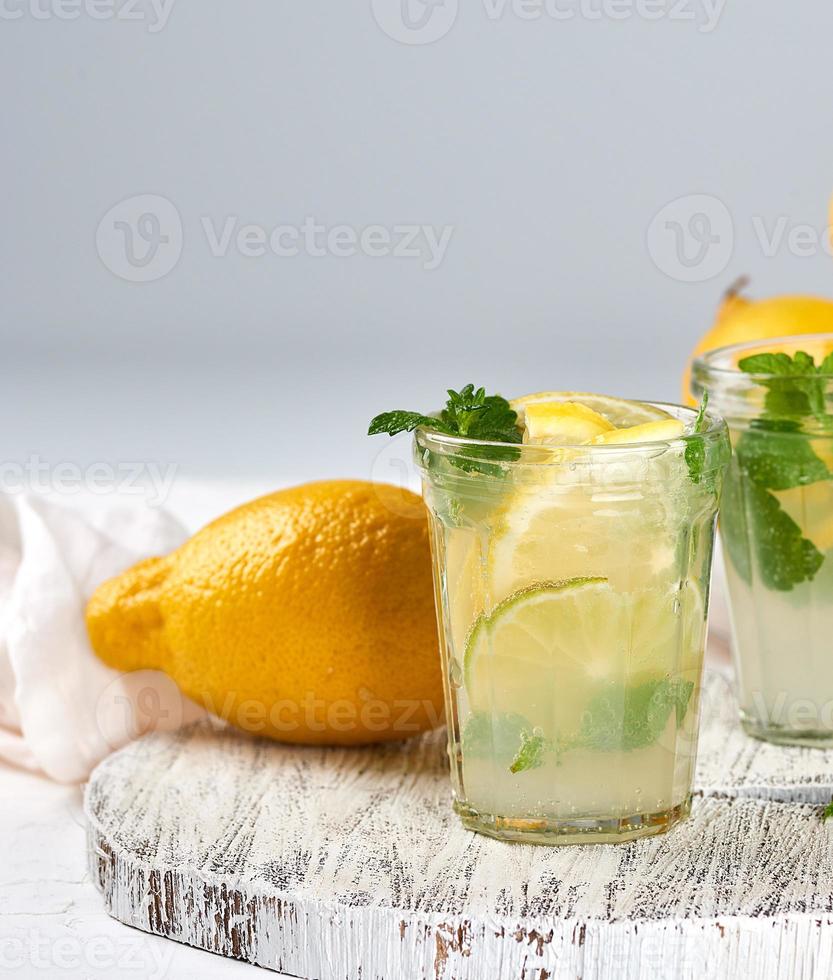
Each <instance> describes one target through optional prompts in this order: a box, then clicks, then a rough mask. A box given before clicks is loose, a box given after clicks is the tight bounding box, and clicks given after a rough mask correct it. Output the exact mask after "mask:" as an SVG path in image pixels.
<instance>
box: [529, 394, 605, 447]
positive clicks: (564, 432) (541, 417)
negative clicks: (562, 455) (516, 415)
mask: <svg viewBox="0 0 833 980" xmlns="http://www.w3.org/2000/svg"><path fill="white" fill-rule="evenodd" d="M524 424H525V432H524V442H527V443H532V444H538V445H546V444H547V443H554V444H560V445H573V446H577V445H580V444H581V443H583V442H590V440H591V439H593V438H594V437H595V436H597V435H599V434H600V433H602V432H609V431H611V430H612V429H613V423H612V422H610V421H609V420H608V419H607V418H605V416H604V415H600V414H599V413H598V412H596V411H594V410H593V409H592V408H588V407H587V406H586V405H582V403H581V402H570V401H566V402H562V401H551V402H534V403H532V404H530V405H527V406H526V413H525V418H524Z"/></svg>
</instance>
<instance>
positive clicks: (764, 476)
mask: <svg viewBox="0 0 833 980" xmlns="http://www.w3.org/2000/svg"><path fill="white" fill-rule="evenodd" d="M828 362H831V363H830V364H828ZM738 366H739V367H740V369H741V370H742V371H746V372H748V373H750V374H769V375H772V377H770V378H768V379H767V380H765V381H762V382H761V383H762V384H763V385H764V386H765V387H766V389H767V394H766V398H765V401H764V414H763V415H762V417H761V418H760V419H757V420H755V421H754V422H753V423H752V425H751V426H750V428H749V429H748V430H747V431H746V432H744V434H743V435H742V436H741V438H740V439H739V440H738V444H737V446H736V447H735V461H734V463H733V471H732V477H731V479H730V480H729V484H731V486H730V488H729V492H728V494H727V493H724V500H723V517H722V518H721V522H720V526H721V530H722V531H723V533H724V537H725V540H726V545H727V550H728V553H729V557H730V560H731V561H732V564H733V565H734V567H735V569H736V570H737V572H738V574H739V575H740V576H741V577H742V578H743V579H744V581H746V582H751V581H752V567H751V553H750V552H753V553H754V555H755V557H756V559H757V565H758V569H759V572H760V576H761V581H762V582H763V583H764V585H765V586H766V587H767V588H769V589H774V590H776V591H778V592H789V591H791V590H792V589H793V588H795V586H796V585H800V584H801V583H802V582H808V581H812V579H813V578H814V577H815V575H816V574H817V572H818V570H819V569H820V568H821V566H822V563H823V562H824V555H822V553H821V552H820V551H819V550H818V548H816V546H815V545H814V544H813V543H812V541H809V540H808V539H806V538H805V537H804V536H803V535H802V533H801V528H800V527H799V526H798V524H796V522H795V521H794V520H793V519H792V518H791V517H790V516H789V514H787V513H785V512H784V511H783V509H782V508H781V505H780V503H779V502H778V500H777V498H776V497H774V496H773V495H772V494H771V493H769V491H771V490H774V491H779V490H789V489H792V488H793V487H803V486H807V485H809V484H811V483H817V482H819V481H821V480H829V479H831V478H833V474H831V472H830V471H829V469H828V468H827V466H826V464H825V463H824V462H823V461H822V460H821V459H819V457H818V456H817V455H816V453H815V451H814V449H813V444H812V441H811V439H810V438H809V437H808V436H807V435H806V434H805V433H804V432H803V431H802V425H803V422H804V419H806V418H814V419H815V421H816V423H817V424H818V425H820V426H821V427H822V428H823V429H824V430H829V429H831V428H833V417H831V416H830V415H828V413H827V405H826V390H825V389H826V385H827V381H826V379H825V377H824V372H825V370H826V369H827V368H828V367H830V366H833V355H830V356H828V357H827V358H825V360H824V362H823V364H822V365H821V366H820V367H818V368H817V367H816V363H815V360H814V358H813V357H812V356H811V355H810V354H807V353H806V352H805V351H798V352H797V353H796V354H795V355H794V356H793V357H789V356H788V355H786V354H782V353H778V354H768V353H764V354H756V355H754V356H753V357H746V358H744V359H743V360H742V361H740V363H739V365H738ZM724 518H725V519H724ZM747 536H748V537H747Z"/></svg>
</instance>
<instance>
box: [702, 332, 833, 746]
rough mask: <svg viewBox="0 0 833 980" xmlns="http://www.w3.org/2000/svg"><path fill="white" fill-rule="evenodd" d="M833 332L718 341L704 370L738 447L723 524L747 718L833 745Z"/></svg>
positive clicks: (795, 739) (784, 735) (775, 738)
mask: <svg viewBox="0 0 833 980" xmlns="http://www.w3.org/2000/svg"><path fill="white" fill-rule="evenodd" d="M831 352H833V335H816V336H812V337H792V338H783V339H779V340H771V341H760V342H756V343H752V344H742V345H738V346H735V347H726V348H723V349H721V350H716V351H713V352H711V353H710V354H707V355H706V356H704V357H702V358H700V360H699V361H697V362H696V364H695V366H694V371H693V381H692V386H693V389H694V391H695V392H697V393H699V392H702V391H703V390H704V389H708V390H709V391H710V392H711V397H712V404H713V405H714V406H715V407H716V408H717V410H718V411H720V413H721V414H722V415H724V416H725V417H726V420H727V422H728V424H729V429H730V433H731V438H732V443H733V447H734V454H733V459H732V463H731V466H730V468H729V472H728V475H727V477H726V486H725V488H724V494H723V501H722V505H721V517H720V533H721V539H722V542H723V554H724V556H725V560H726V574H727V579H728V584H729V597H730V609H731V619H732V634H733V648H734V659H735V667H736V673H737V683H738V696H739V701H740V715H741V723H742V725H743V727H744V729H745V730H746V732H747V733H748V734H750V735H753V736H755V737H757V738H762V739H766V740H768V741H772V742H778V743H781V744H786V745H819V746H830V745H833V658H831V638H833V354H831Z"/></svg>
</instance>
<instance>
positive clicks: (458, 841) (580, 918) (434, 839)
mask: <svg viewBox="0 0 833 980" xmlns="http://www.w3.org/2000/svg"><path fill="white" fill-rule="evenodd" d="M714 686H715V680H714V679H711V680H710V681H709V693H708V694H707V701H708V699H709V698H711V697H712V689H713V688H714ZM722 691H724V692H725V688H723V689H722ZM725 696H726V695H725V693H722V692H719V695H718V697H717V702H716V703H718V704H723V698H724V697H725ZM709 715H710V718H711V720H710V722H709V731H708V732H706V733H704V737H703V743H704V748H705V755H704V764H703V766H702V767H701V770H700V779H701V780H702V779H703V778H704V777H705V778H711V776H710V775H709V774H711V773H716V772H717V770H718V769H719V766H718V763H717V761H716V760H712V754H713V753H715V752H716V751H717V746H718V745H719V743H720V742H721V740H723V741H725V744H726V746H727V749H728V750H729V752H730V756H728V757H727V760H726V761H729V760H731V762H732V766H734V767H735V768H734V769H733V770H732V771H733V772H737V778H738V780H739V782H738V784H737V785H734V786H732V785H728V784H729V783H730V782H731V778H732V777H727V776H726V774H725V773H721V774H720V775H721V779H720V780H718V784H717V785H716V787H715V788H714V792H715V793H716V794H717V795H716V796H712V795H710V794H711V793H712V790H711V789H709V788H708V787H706V786H702V785H701V789H702V790H703V792H704V795H703V797H702V798H699V799H698V800H697V801H696V802H695V807H694V812H693V816H692V818H691V820H689V821H688V822H687V823H685V824H683V825H682V826H680V827H679V828H677V829H675V830H674V831H673V832H671V833H670V834H668V835H666V836H663V837H657V838H653V839H650V840H646V841H640V842H636V843H633V844H627V845H620V846H602V847H598V846H597V847H571V848H545V847H530V846H523V845H508V844H503V843H500V842H497V841H493V840H490V839H487V838H485V837H480V836H477V835H475V834H472V833H469V832H468V831H465V830H464V829H463V828H462V827H461V826H460V824H459V822H458V820H457V818H456V816H455V815H454V814H453V813H452V812H451V810H450V807H449V781H448V773H447V763H446V759H445V753H444V736H443V735H442V734H435V735H432V736H428V737H426V738H424V739H422V740H420V741H417V742H413V743H410V744H406V745H404V746H388V747H383V748H377V749H366V750H365V749H362V750H355V749H353V750H336V749H298V748H290V747H284V746H278V745H274V744H271V743H266V742H261V741H257V740H254V739H249V738H247V737H245V736H241V735H238V734H235V733H232V732H220V731H216V730H213V729H211V728H210V727H208V728H198V729H193V730H190V731H186V732H183V733H180V734H178V735H159V736H151V737H149V738H146V739H144V740H142V741H141V742H138V743H134V744H133V745H130V746H128V747H127V748H126V749H123V750H122V751H121V752H119V753H117V754H115V755H114V756H111V757H110V758H109V759H108V760H106V761H105V762H104V763H103V764H102V765H101V766H100V767H99V768H98V769H97V770H96V772H95V773H94V775H93V778H92V779H91V781H90V784H89V786H88V789H87V798H86V812H87V816H88V820H89V828H90V829H89V851H90V861H91V868H92V871H93V877H94V879H95V880H96V882H97V883H98V885H99V887H100V888H101V889H102V891H103V893H104V897H105V904H106V907H107V909H108V910H109V912H110V913H111V914H112V915H114V916H115V917H116V918H118V919H120V920H122V921H124V922H126V923H128V924H130V925H133V926H136V927H138V928H140V929H143V930H145V931H148V932H152V933H156V934H159V935H163V936H168V937H169V938H171V939H176V940H178V941H180V942H184V943H189V944H191V945H194V946H199V947H202V948H206V949H210V950H213V951H215V952H218V953H222V954H224V955H226V956H233V957H237V958H239V959H244V960H248V961H250V962H252V963H257V964H259V965H261V966H265V967H269V968H271V969H273V970H279V971H281V972H284V973H289V974H293V975H297V976H301V977H308V978H313V977H314V978H319V980H336V978H339V980H357V978H359V977H361V978H362V980H377V978H378V980H399V978H403V980H417V978H423V977H424V978H434V980H451V978H455V980H498V978H500V980H508V978H519V980H550V978H552V980H561V978H565V980H566V978H568V977H569V978H570V980H575V978H577V977H578V978H583V980H609V978H615V980H619V978H622V980H625V978H627V980H658V978H668V977H678V978H681V980H688V978H691V980H694V978H697V980H701V978H704V977H708V978H710V980H711V978H723V977H725V978H732V980H734V978H736V977H744V978H747V977H748V978H762V980H763V978H767V980H769V978H772V980H776V978H778V980H781V978H790V980H804V978H808V980H809V978H814V980H815V978H825V980H827V978H829V977H830V976H833V828H831V829H827V828H825V827H824V826H823V825H822V824H821V823H820V820H819V811H818V808H817V807H815V806H809V805H800V804H796V803H789V804H786V803H782V802H774V801H773V799H772V797H773V796H777V795H778V794H779V793H786V794H788V796H789V795H790V794H792V797H794V796H795V795H796V794H799V792H800V790H799V788H798V783H799V782H800V780H798V777H797V774H796V773H794V772H793V773H792V777H791V778H792V782H788V780H787V778H786V777H787V775H788V769H789V767H788V766H787V764H779V765H778V766H775V767H774V768H773V769H772V771H769V770H766V765H767V764H768V763H767V756H766V753H765V754H764V755H763V756H760V755H759V754H758V753H760V749H758V748H756V743H752V745H751V747H750V746H748V745H746V743H745V742H744V746H743V747H741V746H740V744H739V743H738V744H737V745H735V743H734V741H733V739H731V738H729V739H728V740H726V739H725V734H726V733H725V731H722V732H721V731H720V730H718V729H719V727H720V726H724V728H725V727H726V725H728V717H729V716H728V715H724V714H723V713H722V712H717V713H716V718H715V712H714V711H710V712H709ZM721 719H722V720H721ZM715 726H717V727H715ZM729 727H731V726H729ZM762 748H763V749H767V748H768V747H767V746H763V747H762ZM778 751H779V752H783V751H784V750H778ZM789 751H790V752H796V751H801V750H789ZM821 755H826V753H822V754H821ZM818 775H819V773H818V772H815V770H814V771H813V773H812V779H811V781H810V783H809V784H808V787H807V788H806V791H807V792H808V793H809V794H810V795H813V794H815V793H816V792H817V790H818V787H819V785H820V784H819V782H818V781H817V780H816V776H818ZM755 786H763V787H764V788H765V790H766V791H765V793H764V795H765V796H768V797H770V798H769V799H764V800H758V799H753V798H750V797H751V795H752V790H753V789H754V787H755ZM731 797H734V798H731Z"/></svg>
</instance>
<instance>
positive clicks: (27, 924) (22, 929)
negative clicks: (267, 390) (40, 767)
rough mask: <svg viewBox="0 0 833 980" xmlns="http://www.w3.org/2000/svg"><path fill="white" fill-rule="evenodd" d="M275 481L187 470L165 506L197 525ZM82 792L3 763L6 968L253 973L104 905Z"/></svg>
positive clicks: (39, 972) (85, 973) (80, 973)
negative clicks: (130, 923) (142, 927)
mask: <svg viewBox="0 0 833 980" xmlns="http://www.w3.org/2000/svg"><path fill="white" fill-rule="evenodd" d="M274 488H275V486H274V484H273V485H271V486H270V484H269V483H268V482H266V481H264V480H258V481H248V482H243V481H235V482H234V483H221V482H211V483H206V482H203V481H200V482H196V481H193V480H188V479H183V478H180V479H178V480H177V481H176V483H175V485H174V487H173V488H172V491H171V493H170V496H169V497H168V499H167V500H166V506H167V507H169V509H171V510H172V511H173V512H174V513H175V514H176V515H177V516H178V517H179V518H180V519H181V520H182V521H183V523H185V524H186V525H187V526H188V527H189V528H190V529H196V528H198V527H200V526H202V524H204V523H205V522H206V521H208V520H210V519H211V518H213V517H215V516H217V515H219V514H221V513H223V512H224V511H225V510H227V509H228V508H230V507H232V506H235V505H236V504H238V503H242V502H244V501H245V500H248V499H251V498H252V497H255V496H257V495H259V494H262V493H267V492H269V490H270V489H274ZM81 793H82V790H81V787H69V786H62V785H59V784H57V783H54V782H51V781H50V780H48V779H45V778H43V777H40V776H37V775H33V774H31V773H27V772H22V771H20V770H17V769H13V768H11V767H9V766H6V765H4V764H3V763H2V762H0V841H2V844H0V975H2V976H9V977H13V978H14V977H21V978H22V977H26V978H28V977H40V978H52V977H73V978H74V977H83V978H87V977H91V978H92V977H96V978H97V977H102V978H105V977H106V978H108V980H113V978H114V977H117V976H118V977H120V978H130V977H136V978H137V980H167V978H175V980H188V978H191V977H194V978H200V980H213V978H214V977H218V978H219V977H223V978H225V977H231V976H234V977H243V976H245V975H248V976H251V971H252V969H253V968H252V967H251V966H249V965H248V964H244V963H239V962H236V961H233V960H228V959H223V958H222V957H219V956H214V955H212V954H210V953H206V952H203V951H200V950H196V949H191V948H189V947H186V946H182V945H180V944H178V943H174V942H170V941H168V940H165V939H161V938H158V937H155V936H150V935H146V934H144V933H141V932H138V931H137V930H134V929H130V928H128V927H127V926H124V925H122V924H121V923H119V922H116V921H115V920H114V919H111V918H110V917H109V916H108V915H107V914H106V913H105V912H104V907H103V903H102V898H101V895H100V894H99V893H98V891H96V889H95V887H94V886H93V884H92V881H91V879H90V875H89V872H88V870H87V866H86V857H85V828H84V820H83V816H82V809H81ZM272 975H273V976H278V974H272ZM392 980H393V978H392Z"/></svg>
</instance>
